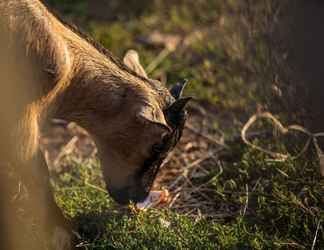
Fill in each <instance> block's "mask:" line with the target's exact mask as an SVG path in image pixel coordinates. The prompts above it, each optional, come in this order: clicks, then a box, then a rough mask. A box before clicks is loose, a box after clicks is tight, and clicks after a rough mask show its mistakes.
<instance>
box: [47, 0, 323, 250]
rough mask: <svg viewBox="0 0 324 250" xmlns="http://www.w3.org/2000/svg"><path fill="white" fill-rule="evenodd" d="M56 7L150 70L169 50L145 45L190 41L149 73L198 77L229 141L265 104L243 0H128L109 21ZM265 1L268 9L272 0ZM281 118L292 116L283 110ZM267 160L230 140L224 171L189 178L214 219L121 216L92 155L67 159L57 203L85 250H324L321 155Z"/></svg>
mask: <svg viewBox="0 0 324 250" xmlns="http://www.w3.org/2000/svg"><path fill="white" fill-rule="evenodd" d="M48 2H49V3H50V4H52V5H53V6H54V7H57V8H58V10H59V11H60V12H61V13H63V14H64V15H65V17H66V18H67V19H71V20H72V21H73V22H75V23H77V24H79V25H81V26H82V27H83V29H84V30H86V31H87V32H89V33H90V34H91V35H92V36H93V37H94V38H95V39H97V40H98V41H99V42H101V43H102V44H103V45H104V46H106V47H107V48H108V49H110V50H111V51H112V52H113V53H114V54H115V55H117V56H118V57H122V55H123V54H124V53H125V52H126V51H127V50H128V49H136V50H138V51H139V53H140V55H141V59H142V62H143V64H144V65H149V64H150V63H151V62H152V61H154V60H155V58H156V57H157V56H158V55H159V53H161V51H162V50H163V48H162V47H163V46H162V47H161V46H160V47H159V46H155V44H153V45H152V44H150V45H148V44H147V43H145V42H143V40H145V39H146V38H147V37H149V36H150V35H151V34H152V32H153V31H155V32H156V31H158V32H159V33H160V34H163V35H167V34H168V35H170V34H171V35H173V36H176V37H177V38H179V39H180V40H182V41H183V42H182V43H180V45H179V47H178V48H177V50H175V51H174V52H172V53H171V54H170V55H169V56H167V57H166V58H165V59H164V60H162V61H161V63H160V64H159V65H158V67H156V68H155V69H154V70H153V71H152V72H151V74H150V75H151V77H152V78H155V77H162V78H163V77H164V78H165V77H167V79H168V83H169V84H170V83H173V82H175V81H177V80H179V79H181V78H188V79H190V81H191V82H190V87H189V89H188V91H187V93H186V94H191V95H194V96H195V97H196V98H197V100H199V101H198V103H199V105H202V107H204V109H205V110H206V111H207V116H208V117H209V118H210V117H212V118H210V119H208V121H209V123H210V124H209V126H211V127H213V128H214V129H218V130H222V131H223V132H224V134H225V135H226V138H231V137H232V136H233V134H235V133H238V132H239V130H240V129H241V127H242V124H243V123H244V122H245V121H246V118H247V117H248V116H249V115H251V114H252V113H253V112H254V110H255V109H256V107H257V105H258V104H259V103H260V102H261V101H262V100H263V99H266V98H267V97H264V96H260V95H261V93H263V94H264V93H265V92H258V90H260V86H258V85H257V82H258V80H259V79H260V78H259V77H258V76H257V73H256V69H258V68H259V69H260V71H263V69H262V68H263V66H264V67H267V65H263V66H262V65H261V64H260V63H261V62H263V60H264V57H266V48H265V45H264V44H263V43H262V41H260V42H259V43H256V46H255V48H254V51H252V52H254V53H255V54H254V56H251V53H252V52H251V51H250V50H249V49H248V45H247V44H246V42H245V41H246V40H245V37H244V32H242V31H243V30H244V29H246V26H244V25H243V21H244V20H242V19H241V16H240V15H241V6H240V5H241V4H240V1H216V0H215V1H208V0H202V1H190V0H189V1H166V2H165V1H150V2H145V1H139V2H138V4H135V5H136V6H137V9H136V11H134V12H131V11H129V10H128V11H127V6H124V5H123V4H122V2H120V3H119V4H117V5H113V7H112V8H115V9H114V10H116V11H117V10H118V15H117V14H116V13H114V12H113V11H109V9H107V17H108V18H107V19H104V20H103V19H102V18H101V19H97V18H96V17H95V16H93V14H92V16H90V15H89V9H88V7H89V6H88V5H87V3H86V1H81V0H79V1H59V0H51V1H48ZM112 2H114V1H112ZM133 2H134V1H130V6H131V5H132V4H134V3H133ZM262 2H264V6H266V7H265V8H264V9H266V8H267V5H268V1H262ZM141 4H142V6H141ZM261 5H262V4H261ZM138 6H140V7H141V8H139V7H138ZM124 9H125V10H124ZM123 10H124V11H123ZM184 41H187V42H186V43H185V42H184ZM252 54H253V53H252ZM251 58H253V59H251ZM263 89H269V90H271V89H272V88H271V86H265V87H263ZM280 115H281V118H282V119H283V120H285V113H284V111H283V112H282V113H281V114H280ZM296 116H297V114H296ZM202 119H203V118H202ZM289 142H290V143H289V145H288V144H287V145H286V144H285V141H284V140H268V141H266V143H267V144H271V145H272V149H277V150H280V151H281V152H284V153H285V152H287V151H289V150H290V148H291V147H292V148H293V150H296V147H298V145H299V139H298V137H297V138H293V139H291V140H290V141H289ZM292 142H293V143H292ZM255 143H258V140H257V139H256V140H255ZM268 158H269V157H268V156H267V155H265V154H263V153H260V152H257V151H255V150H253V149H251V148H249V147H247V146H244V145H243V144H242V143H240V142H237V143H232V144H230V145H229V148H227V149H226V150H225V153H224V155H222V156H220V158H219V161H220V162H221V164H220V165H218V164H215V165H210V166H209V167H208V174H206V175H204V176H196V177H195V176H191V177H190V178H191V179H190V181H191V183H192V184H193V185H196V186H197V187H198V186H200V185H205V189H206V194H207V195H208V197H209V200H210V201H211V206H213V207H214V211H215V214H217V215H218V217H217V216H216V217H213V218H212V219H211V218H209V216H208V214H205V213H204V212H203V211H202V212H201V214H200V215H196V216H194V217H193V216H189V215H186V214H179V213H177V211H176V209H167V208H164V209H152V210H149V211H147V212H136V211H135V210H132V209H124V210H121V209H120V208H119V207H118V206H117V205H116V204H115V203H114V202H113V201H112V200H111V199H110V198H109V196H107V193H106V192H105V187H104V182H103V181H102V178H101V171H100V167H99V163H98V162H97V161H96V160H95V159H93V158H91V159H87V160H80V159H77V158H74V156H73V155H71V156H70V157H68V159H66V162H67V163H68V164H67V165H68V166H69V167H68V168H67V169H66V170H65V171H63V172H62V173H61V174H60V175H59V176H56V177H55V178H54V179H53V185H54V188H55V193H56V198H57V201H58V203H59V205H60V206H61V207H62V209H63V210H64V211H65V213H66V214H67V215H68V216H70V217H72V218H73V219H74V220H75V221H76V222H77V223H78V224H79V226H80V231H79V234H80V239H79V241H80V247H82V248H83V249H238V250H241V249H324V229H323V223H324V213H323V211H324V210H323V209H324V182H323V178H321V177H320V174H319V167H318V160H317V157H316V154H315V149H313V148H310V149H309V150H308V152H307V153H306V154H304V155H303V156H302V157H300V158H298V159H288V160H287V161H284V162H278V161H274V160H269V159H268ZM220 166H221V167H220ZM316 232H317V234H316ZM314 239H315V243H314V244H315V245H314V246H313V242H314ZM312 246H313V248H312Z"/></svg>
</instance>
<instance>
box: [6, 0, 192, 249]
mask: <svg viewBox="0 0 324 250" xmlns="http://www.w3.org/2000/svg"><path fill="white" fill-rule="evenodd" d="M0 13H1V15H0V32H1V36H0V53H1V54H0V73H1V93H0V113H1V121H0V123H1V124H0V129H1V133H0V157H1V158H0V159H1V171H0V172H1V176H2V177H1V180H4V179H6V176H7V175H9V174H8V173H9V172H10V171H13V172H15V173H16V174H17V175H18V176H19V179H20V180H21V181H22V182H23V183H24V184H25V185H26V187H27V190H28V197H29V199H30V200H31V201H32V202H29V204H30V206H31V209H30V210H32V214H33V215H34V216H35V217H36V218H37V220H38V221H39V224H40V225H41V228H43V229H44V232H46V234H45V235H48V238H46V239H48V240H49V241H51V239H53V242H54V243H53V244H49V246H47V247H49V248H55V249H69V248H70V246H69V239H68V237H66V239H65V238H64V237H65V236H68V235H69V234H68V232H69V230H70V228H69V226H68V223H67V222H66V220H65V219H64V217H63V215H62V214H61V212H60V210H59V209H58V208H57V206H56V204H55V201H54V199H53V196H52V194H51V191H50V187H49V177H48V170H47V165H46V162H45V161H44V158H43V156H42V155H41V154H40V151H39V148H38V139H39V130H40V127H41V125H42V124H43V123H44V122H45V121H46V120H48V119H49V118H51V117H58V118H61V119H64V120H67V121H73V122H76V123H77V124H79V125H80V126H82V127H83V128H85V129H86V130H87V131H88V132H89V133H90V135H91V136H92V137H93V139H94V141H95V143H96V145H97V148H98V155H99V159H100V161H101V165H102V170H103V174H104V179H105V181H106V184H107V189H108V191H109V193H110V195H111V196H112V197H113V198H114V199H115V200H116V201H117V202H119V203H122V204H126V203H128V202H129V201H134V202H138V201H142V200H144V199H145V198H146V197H147V195H148V193H149V191H150V188H151V186H152V183H153V181H154V178H155V176H156V174H157V171H158V169H159V166H160V165H161V163H162V161H163V159H164V158H165V157H166V155H167V153H168V152H169V151H170V150H171V149H172V148H173V147H174V146H175V145H176V143H177V142H178V140H179V139H180V137H181V132H182V129H183V126H184V122H185V119H186V112H185V106H186V104H187V102H188V101H189V100H190V98H182V97H181V94H182V90H183V88H184V86H185V82H184V83H180V84H177V85H176V86H175V87H174V88H173V89H171V90H170V91H169V90H168V89H167V88H166V87H165V86H163V85H162V84H161V83H160V82H158V81H156V80H151V79H149V78H148V77H147V75H146V73H145V71H144V69H143V67H142V66H141V65H140V63H139V59H138V55H137V53H136V52H135V51H130V52H129V53H127V54H126V56H125V58H124V63H122V62H120V61H119V60H117V59H115V58H114V57H113V56H112V55H111V54H110V53H109V52H108V51H107V50H106V49H104V48H103V47H102V46H100V45H98V44H97V43H95V42H94V41H92V40H91V39H89V38H88V37H87V36H85V35H83V34H81V33H80V32H79V31H77V30H76V29H75V28H73V27H72V26H70V25H67V24H65V23H63V22H62V21H60V20H59V19H58V18H57V17H55V16H54V15H53V14H52V13H51V12H49V11H48V9H47V8H46V7H45V6H44V5H43V4H42V3H41V2H40V1H39V0H0ZM3 172H4V173H5V174H4V175H3V174H2V173H3ZM3 176H5V177H3ZM14 183H15V182H14ZM15 187H16V184H14V185H12V184H10V185H9V184H8V185H7V184H3V185H2V186H0V188H1V189H2V190H4V191H1V193H7V194H8V193H10V192H9V191H8V190H10V189H14V188H15ZM9 198H10V197H9ZM2 209H3V213H4V214H11V213H12V211H11V210H12V209H11V207H10V205H4V207H3V208H2ZM12 217H14V216H9V217H8V218H9V220H11V219H12ZM4 221H5V222H3V223H5V226H8V227H9V228H11V231H9V232H11V236H12V237H13V240H11V241H10V240H9V242H8V244H9V245H8V247H7V248H6V249H10V248H12V249H20V248H22V249H27V248H26V246H24V247H22V246H21V245H22V244H25V243H24V242H20V241H21V240H20V241H19V240H17V239H18V238H19V237H18V236H14V234H15V233H16V232H17V230H18V231H19V229H17V227H19V226H17V225H16V224H17V223H16V224H15V223H13V222H10V221H8V220H4ZM62 232H63V233H62ZM64 232H65V233H64ZM46 237H47V236H46ZM39 249H46V248H44V246H42V247H39Z"/></svg>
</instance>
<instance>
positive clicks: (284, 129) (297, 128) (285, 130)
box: [241, 112, 314, 161]
mask: <svg viewBox="0 0 324 250" xmlns="http://www.w3.org/2000/svg"><path fill="white" fill-rule="evenodd" d="M260 118H263V119H268V120H270V121H272V123H273V124H274V125H275V126H276V128H278V129H279V131H280V132H281V133H282V134H287V133H288V132H289V131H293V130H294V131H298V132H301V133H303V134H306V135H308V137H309V138H308V140H307V142H306V144H305V145H304V147H303V148H302V149H301V151H300V152H299V153H298V154H296V155H295V156H291V157H292V158H293V159H296V158H298V157H300V156H301V155H302V154H304V153H305V152H306V150H307V149H308V147H309V145H310V143H311V142H312V141H313V138H314V135H313V134H312V133H310V132H309V131H308V130H307V129H305V128H303V127H302V126H299V125H295V124H294V125H289V126H287V127H284V126H283V125H282V124H281V123H280V122H279V120H278V119H276V118H275V117H274V116H273V115H272V114H271V113H269V112H264V113H258V114H254V115H253V116H251V117H250V119H249V120H248V121H247V123H246V124H245V125H244V127H243V129H242V130H241V137H242V140H243V142H244V143H245V144H247V145H248V146H250V147H252V148H254V149H256V150H259V151H261V152H263V153H266V154H268V155H270V156H271V157H272V158H275V159H277V160H280V161H285V160H287V159H288V157H289V156H290V155H289V154H282V153H277V152H273V151H271V150H268V149H264V148H262V147H260V146H258V145H255V144H253V143H252V142H251V141H250V140H248V139H247V135H246V134H247V131H248V129H249V128H250V127H251V126H252V125H253V124H254V123H255V122H256V121H257V120H258V119H260Z"/></svg>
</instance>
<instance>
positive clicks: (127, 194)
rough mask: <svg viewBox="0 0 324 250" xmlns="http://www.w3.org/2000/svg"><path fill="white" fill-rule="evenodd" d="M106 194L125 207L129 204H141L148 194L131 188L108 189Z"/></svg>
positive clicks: (142, 190) (139, 189)
mask: <svg viewBox="0 0 324 250" xmlns="http://www.w3.org/2000/svg"><path fill="white" fill-rule="evenodd" d="M108 192H109V194H110V196H111V197H112V198H113V199H114V200H115V201H116V202H117V203H119V204H121V205H127V204H129V203H130V202H134V203H137V202H142V201H144V200H145V199H146V198H147V197H148V195H149V192H147V191H145V190H144V189H142V188H138V187H137V188H136V187H135V188H132V187H129V186H128V187H124V188H108Z"/></svg>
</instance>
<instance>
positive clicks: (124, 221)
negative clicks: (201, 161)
mask: <svg viewBox="0 0 324 250" xmlns="http://www.w3.org/2000/svg"><path fill="white" fill-rule="evenodd" d="M278 146H279V145H278ZM281 147H282V146H281ZM231 150H232V151H228V153H231V152H232V153H233V155H231V157H232V162H231V161H229V160H228V161H227V162H226V163H225V165H224V166H223V171H222V172H221V174H219V170H217V171H215V172H217V174H216V173H215V172H213V171H211V172H210V175H208V176H205V177H203V178H196V179H195V178H194V179H192V180H191V181H192V182H193V183H195V184H197V185H198V184H201V183H205V182H208V183H209V186H208V187H209V193H208V195H209V197H210V198H211V199H212V200H213V202H214V203H215V206H218V207H219V209H215V212H216V213H217V214H219V215H220V218H222V219H219V220H210V219H208V214H204V212H203V211H202V213H201V215H200V216H198V217H196V218H191V217H188V216H186V215H183V214H178V213H177V212H176V210H173V209H171V210H168V209H163V210H158V209H152V210H149V211H147V212H137V211H135V210H134V209H132V207H130V208H129V209H126V208H125V209H122V210H121V209H120V208H119V207H118V206H117V205H116V204H115V203H114V202H113V201H112V200H111V199H110V198H109V196H107V194H106V192H105V189H104V183H103V181H102V178H101V171H100V167H99V164H98V163H97V162H96V161H90V162H77V161H75V160H73V159H70V160H69V161H68V162H69V165H70V166H71V168H70V170H69V171H68V172H65V173H64V174H61V175H60V176H59V177H57V179H55V182H54V183H55V185H54V187H55V190H56V198H57V201H58V204H59V205H60V206H61V207H62V208H63V210H64V211H65V213H66V214H67V215H68V216H69V217H72V218H73V219H74V220H75V221H76V222H77V224H78V225H79V227H80V230H79V233H80V236H81V238H80V239H79V240H80V245H82V246H83V247H84V249H310V248H311V246H312V244H313V240H314V237H315V232H316V227H317V224H318V223H319V221H323V220H324V213H323V211H324V210H323V209H324V201H323V197H324V183H323V180H321V178H320V177H319V173H318V167H317V166H315V165H314V160H312V159H313V157H311V156H310V157H308V158H310V159H298V160H288V161H286V162H274V161H269V160H267V157H266V156H265V155H263V154H260V153H257V152H254V151H251V150H250V149H248V148H246V147H242V146H237V145H236V146H233V147H232V149H231ZM227 157H229V156H227ZM247 188H248V192H249V198H248V202H247V201H246V199H247V196H246V192H247ZM246 202H247V203H246ZM246 204H247V209H246V211H245V213H244V208H245V206H246ZM222 207H226V209H225V210H224V209H222ZM323 239H324V232H323V230H320V231H319V233H318V236H317V245H316V248H315V249H320V244H322V243H323Z"/></svg>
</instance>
